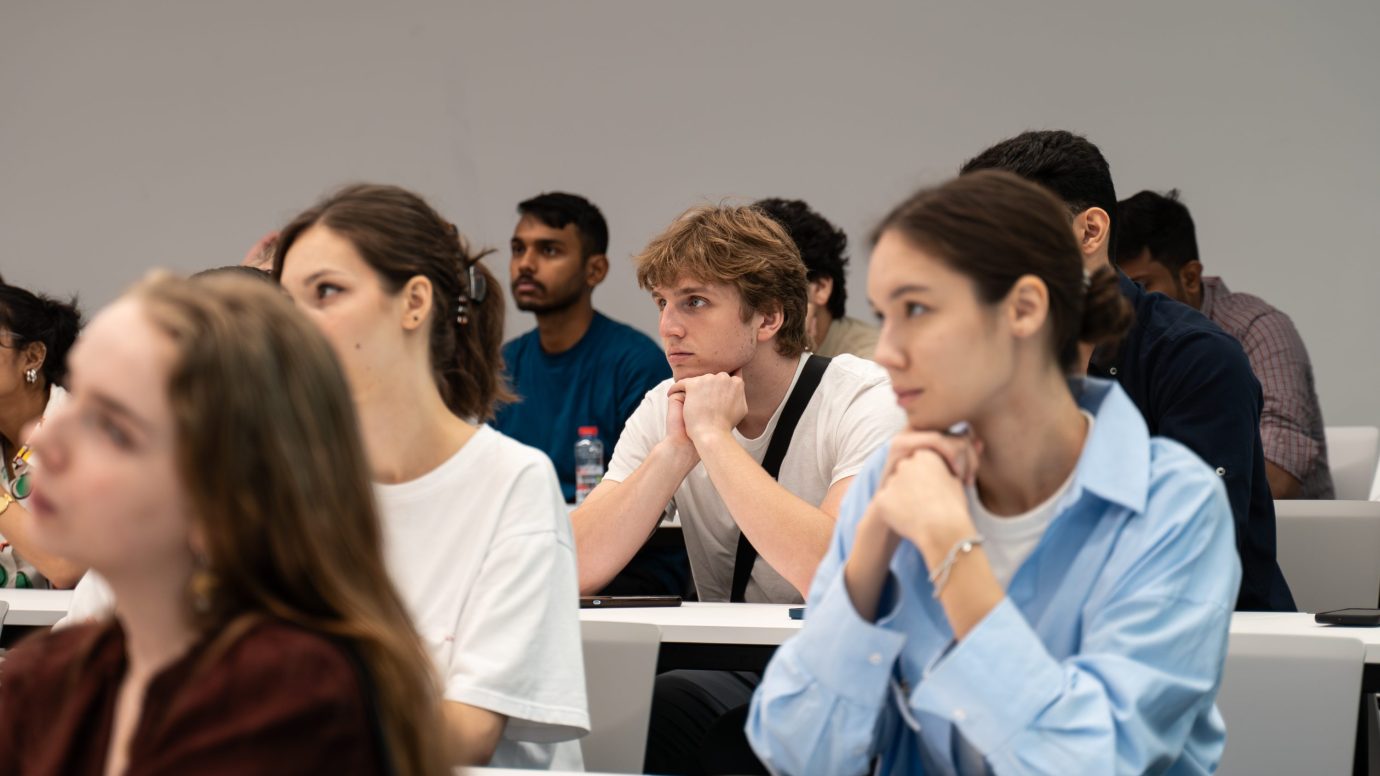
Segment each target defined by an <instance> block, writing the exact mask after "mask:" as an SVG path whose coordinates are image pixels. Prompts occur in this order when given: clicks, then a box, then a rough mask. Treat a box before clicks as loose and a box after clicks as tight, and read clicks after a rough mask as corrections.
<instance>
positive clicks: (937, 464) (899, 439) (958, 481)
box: [869, 430, 982, 565]
mask: <svg viewBox="0 0 1380 776" xmlns="http://www.w3.org/2000/svg"><path fill="white" fill-rule="evenodd" d="M981 453H982V443H981V442H980V441H978V440H977V439H976V438H974V437H973V436H972V434H971V433H965V434H944V433H939V432H935V431H910V430H908V431H903V432H901V433H900V434H897V435H896V436H895V437H894V438H893V439H892V442H891V447H890V449H889V451H888V453H887V461H886V466H885V468H884V469H883V471H882V482H881V486H880V487H879V488H878V489H877V492H876V494H874V495H873V497H872V504H871V506H870V508H869V512H870V513H871V514H872V516H873V517H874V519H876V520H878V521H880V522H881V523H882V524H884V525H885V526H886V527H887V528H888V529H889V530H890V531H891V532H893V533H894V534H895V535H896V536H897V537H900V538H904V539H907V540H909V541H910V542H911V543H912V544H914V545H915V546H916V547H917V548H918V549H919V550H920V553H921V554H922V555H923V556H924V557H925V561H926V563H928V564H931V565H933V564H934V563H935V562H937V560H938V559H939V558H942V557H943V555H944V554H945V553H947V552H948V551H949V549H950V548H951V547H952V546H953V545H954V544H955V543H956V542H959V541H962V540H963V539H966V538H968V537H970V536H972V535H973V534H974V532H975V530H974V527H973V519H972V516H971V515H970V513H969V511H968V496H967V493H966V490H965V488H967V487H969V486H971V485H972V484H973V483H974V482H975V481H976V480H977V471H978V465H979V460H980V457H981Z"/></svg>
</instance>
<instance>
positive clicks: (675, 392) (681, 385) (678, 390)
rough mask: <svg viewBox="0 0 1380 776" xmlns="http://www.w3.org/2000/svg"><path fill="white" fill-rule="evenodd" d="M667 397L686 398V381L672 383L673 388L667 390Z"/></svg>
mask: <svg viewBox="0 0 1380 776" xmlns="http://www.w3.org/2000/svg"><path fill="white" fill-rule="evenodd" d="M666 395H667V396H671V397H675V396H681V397H682V398H683V397H684V396H685V381H684V380H677V381H676V382H674V383H671V387H670V388H667V389H666Z"/></svg>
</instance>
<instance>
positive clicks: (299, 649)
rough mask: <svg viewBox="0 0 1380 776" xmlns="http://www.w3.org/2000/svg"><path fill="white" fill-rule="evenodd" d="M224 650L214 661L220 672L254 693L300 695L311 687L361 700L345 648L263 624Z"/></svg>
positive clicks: (289, 627)
mask: <svg viewBox="0 0 1380 776" xmlns="http://www.w3.org/2000/svg"><path fill="white" fill-rule="evenodd" d="M214 646H215V645H214V641H213V642H212V648H214ZM224 649H225V652H224V654H223V656H222V657H220V658H219V659H218V660H217V661H216V662H217V663H218V665H219V666H220V670H224V671H226V672H227V673H228V674H229V675H230V676H232V677H233V680H234V682H235V684H237V685H240V684H244V685H246V686H252V687H253V689H254V690H255V691H256V692H259V691H266V692H274V691H280V692H300V691H301V690H302V688H303V687H304V686H311V687H314V688H316V689H317V691H318V692H326V693H328V694H332V695H337V696H340V697H343V698H359V697H360V687H359V677H358V675H357V673H356V670H355V663H354V661H353V660H352V658H351V657H350V656H349V654H348V653H347V652H346V650H345V647H344V646H342V645H341V644H339V643H337V642H335V641H332V640H331V639H329V638H327V637H326V636H324V635H322V634H320V633H317V632H315V631H311V630H308V629H307V628H304V627H302V626H300V625H294V624H292V623H289V622H286V621H283V620H278V619H264V620H260V621H258V622H256V623H254V624H252V625H250V626H249V628H248V630H247V631H246V632H245V633H244V635H242V636H240V637H239V638H237V639H235V640H234V642H233V643H231V644H229V645H227V646H225V647H224Z"/></svg>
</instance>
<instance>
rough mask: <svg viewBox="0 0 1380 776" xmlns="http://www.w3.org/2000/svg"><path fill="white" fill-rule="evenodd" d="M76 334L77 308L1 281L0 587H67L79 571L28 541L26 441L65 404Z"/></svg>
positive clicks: (29, 527) (78, 576)
mask: <svg viewBox="0 0 1380 776" xmlns="http://www.w3.org/2000/svg"><path fill="white" fill-rule="evenodd" d="M80 330H81V312H80V311H79V310H78V309H77V302H76V300H75V299H73V300H72V301H71V302H60V301H58V300H56V299H51V298H49V297H46V296H41V295H38V294H34V293H32V292H30V291H26V290H25V289H22V288H19V287H18V286H10V285H5V283H4V282H3V281H0V460H3V462H4V465H3V467H0V587H49V586H56V587H71V586H73V585H75V584H76V583H77V580H78V579H80V578H81V575H82V572H83V571H85V568H83V567H82V566H80V565H78V564H75V563H72V562H70V561H68V560H66V559H63V558H60V557H57V556H55V555H51V554H49V553H47V552H44V551H43V550H42V549H40V548H38V547H36V546H34V544H33V543H32V542H31V541H30V540H29V534H30V532H31V530H32V524H31V520H32V519H33V517H32V515H30V514H29V511H28V509H27V508H26V507H25V506H24V500H25V499H27V497H28V495H29V494H28V491H29V477H28V475H27V471H28V467H29V458H30V453H29V450H28V447H27V446H26V443H27V441H28V438H27V435H28V434H30V433H32V430H33V429H34V428H36V427H38V426H39V425H41V424H42V422H43V418H44V416H45V415H46V414H47V413H48V412H49V411H51V410H54V409H56V408H57V407H58V406H59V405H61V404H62V402H63V400H64V399H65V398H66V391H65V390H64V389H63V384H64V383H65V381H66V378H67V351H68V350H69V349H70V348H71V347H72V343H73V342H75V341H76V339H77V333H78V332H79V331H80Z"/></svg>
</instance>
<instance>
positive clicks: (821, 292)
mask: <svg viewBox="0 0 1380 776" xmlns="http://www.w3.org/2000/svg"><path fill="white" fill-rule="evenodd" d="M833 293H834V279H833V278H831V277H829V276H828V275H825V276H824V277H822V278H820V279H818V280H811V281H810V288H809V302H810V304H811V305H813V306H815V307H824V306H825V305H827V304H829V296H830V295H831V294H833Z"/></svg>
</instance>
